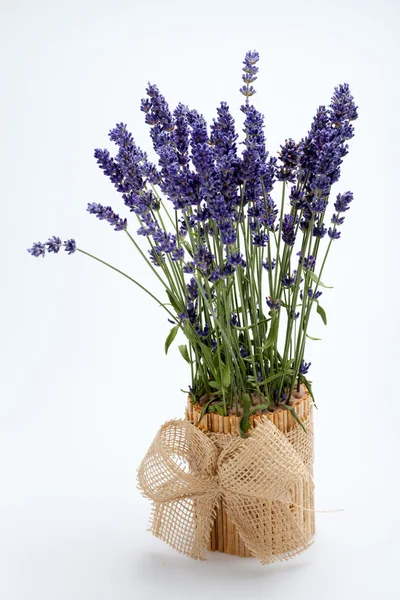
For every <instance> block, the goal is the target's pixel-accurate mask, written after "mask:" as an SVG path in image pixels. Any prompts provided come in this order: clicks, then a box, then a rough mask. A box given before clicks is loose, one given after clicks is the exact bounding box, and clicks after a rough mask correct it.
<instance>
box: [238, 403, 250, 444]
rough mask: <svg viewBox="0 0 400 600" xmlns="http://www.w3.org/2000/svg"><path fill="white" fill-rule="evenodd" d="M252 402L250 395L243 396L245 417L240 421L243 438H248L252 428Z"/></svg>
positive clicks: (240, 431)
mask: <svg viewBox="0 0 400 600" xmlns="http://www.w3.org/2000/svg"><path fill="white" fill-rule="evenodd" d="M249 416H250V400H249V395H248V394H244V395H243V417H242V418H241V419H240V423H239V433H240V436H241V437H247V431H248V429H249V427H250V421H249Z"/></svg>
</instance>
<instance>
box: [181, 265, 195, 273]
mask: <svg viewBox="0 0 400 600" xmlns="http://www.w3.org/2000/svg"><path fill="white" fill-rule="evenodd" d="M183 272H184V273H188V274H190V273H194V262H187V263H186V264H185V265H183Z"/></svg>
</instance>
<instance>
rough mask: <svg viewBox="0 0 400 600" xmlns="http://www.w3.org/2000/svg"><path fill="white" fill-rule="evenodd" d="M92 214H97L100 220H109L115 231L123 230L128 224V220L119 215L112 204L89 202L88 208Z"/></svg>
mask: <svg viewBox="0 0 400 600" xmlns="http://www.w3.org/2000/svg"><path fill="white" fill-rule="evenodd" d="M86 210H87V211H88V212H89V213H90V214H91V215H95V216H96V217H97V218H98V219H100V221H103V220H104V221H107V222H108V223H110V225H112V226H113V227H114V231H122V230H123V229H126V228H127V226H128V221H127V220H126V219H121V217H120V216H119V215H117V214H116V213H115V212H114V211H113V209H112V208H111V206H102V205H101V204H96V202H89V204H88V206H87V209H86Z"/></svg>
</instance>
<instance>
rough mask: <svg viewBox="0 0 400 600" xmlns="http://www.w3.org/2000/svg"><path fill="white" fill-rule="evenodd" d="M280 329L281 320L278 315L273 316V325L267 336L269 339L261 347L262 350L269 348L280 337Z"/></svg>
mask: <svg viewBox="0 0 400 600" xmlns="http://www.w3.org/2000/svg"><path fill="white" fill-rule="evenodd" d="M278 330H279V320H278V317H276V316H275V317H273V318H272V323H271V327H270V329H269V334H268V337H267V340H266V342H265V344H264V346H263V347H262V348H261V350H266V349H267V348H269V347H270V346H272V345H273V344H274V343H275V342H276V340H277V337H278Z"/></svg>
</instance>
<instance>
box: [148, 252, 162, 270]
mask: <svg viewBox="0 0 400 600" xmlns="http://www.w3.org/2000/svg"><path fill="white" fill-rule="evenodd" d="M149 255H150V260H151V262H152V263H153V265H155V266H156V267H160V266H161V264H162V263H164V262H165V257H164V254H163V253H162V252H158V250H156V249H155V248H152V249H151V250H149Z"/></svg>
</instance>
